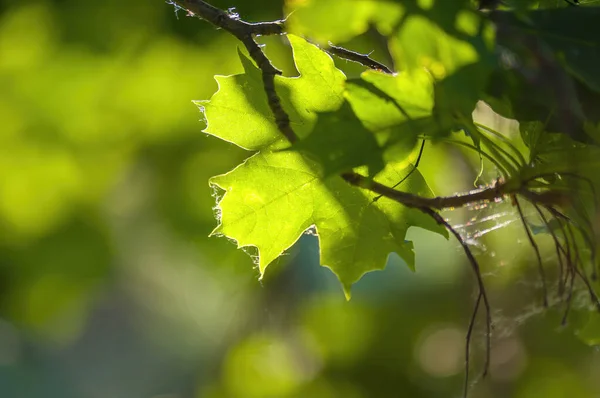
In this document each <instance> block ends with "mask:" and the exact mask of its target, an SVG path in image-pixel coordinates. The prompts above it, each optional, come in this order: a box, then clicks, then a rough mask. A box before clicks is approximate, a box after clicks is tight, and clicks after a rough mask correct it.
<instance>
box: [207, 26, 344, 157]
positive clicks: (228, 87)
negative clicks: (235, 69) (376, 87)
mask: <svg viewBox="0 0 600 398" xmlns="http://www.w3.org/2000/svg"><path fill="white" fill-rule="evenodd" d="M288 39H289V40H290V43H291V45H292V50H293V53H294V62H295V64H296V68H297V69H298V71H299V72H300V76H299V77H283V76H276V79H275V88H276V90H277V94H278V95H279V98H280V99H281V103H282V104H283V107H284V109H285V110H286V112H287V113H288V115H289V117H290V122H291V126H292V128H293V129H294V131H295V132H296V134H298V135H299V136H300V137H305V136H306V135H308V133H310V132H311V131H312V129H313V127H314V124H315V123H316V120H317V113H318V112H332V111H335V110H336V109H338V108H339V107H340V106H341V105H342V103H343V101H344V97H343V93H344V82H345V80H346V77H345V76H344V74H343V73H342V72H341V71H340V70H339V69H337V68H336V67H335V65H334V63H333V60H332V59H331V57H330V56H329V55H327V54H326V53H325V52H323V51H321V50H320V49H319V48H318V47H316V46H314V45H312V44H310V43H308V42H306V41H305V40H304V39H301V38H299V37H297V36H294V35H288ZM239 55H240V59H241V61H242V65H243V66H244V71H245V73H244V74H240V75H234V76H216V77H215V79H216V80H217V83H218V84H219V90H218V91H217V92H216V93H215V94H214V95H213V96H212V98H211V99H210V101H196V104H197V105H198V106H199V107H200V108H201V110H202V111H203V113H204V116H205V118H206V121H207V127H206V129H205V130H204V132H205V133H208V134H211V135H214V136H215V137H218V138H221V139H223V140H225V141H229V142H232V143H234V144H236V145H238V146H240V147H242V148H244V149H248V150H259V149H262V148H265V147H272V148H276V147H279V148H280V147H285V146H287V145H288V144H287V141H286V140H285V139H284V138H282V135H281V133H280V132H279V130H278V129H277V124H276V123H275V118H274V117H273V114H272V113H271V109H270V108H269V104H268V102H267V96H266V94H265V92H264V88H263V83H262V76H261V71H260V69H258V67H257V66H256V65H254V64H253V63H252V61H251V60H250V59H248V58H247V57H246V56H245V55H244V54H242V53H241V52H240V54H239Z"/></svg>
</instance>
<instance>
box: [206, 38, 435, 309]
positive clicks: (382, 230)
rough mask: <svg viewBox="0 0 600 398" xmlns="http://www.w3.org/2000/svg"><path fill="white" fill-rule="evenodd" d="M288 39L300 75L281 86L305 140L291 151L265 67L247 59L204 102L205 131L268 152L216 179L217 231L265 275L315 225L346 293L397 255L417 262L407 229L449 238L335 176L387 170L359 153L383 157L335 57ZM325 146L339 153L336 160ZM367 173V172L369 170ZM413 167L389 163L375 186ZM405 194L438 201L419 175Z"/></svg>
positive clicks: (324, 257)
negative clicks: (273, 107)
mask: <svg viewBox="0 0 600 398" xmlns="http://www.w3.org/2000/svg"><path fill="white" fill-rule="evenodd" d="M289 38H290V42H291V44H292V47H293V51H294V61H295V63H296V67H297V69H298V71H299V72H300V77H294V78H289V77H278V78H277V79H276V89H277V92H278V94H279V96H280V98H281V102H282V104H283V106H284V108H285V109H286V111H287V113H288V114H289V115H290V120H291V123H292V127H293V128H294V130H295V131H296V132H297V133H299V134H298V135H299V136H300V137H301V138H304V139H302V140H301V141H300V142H299V143H297V144H295V145H294V146H291V147H290V146H289V143H287V142H286V141H284V140H283V139H282V138H280V137H281V134H280V133H279V131H278V130H277V126H276V125H275V122H274V119H273V116H272V114H271V111H270V110H269V107H268V103H267V100H266V96H265V94H264V92H263V87H262V81H261V76H260V71H259V70H258V69H257V68H256V66H254V64H252V62H251V61H250V60H248V59H247V58H246V57H245V56H243V55H241V54H240V58H241V61H242V63H243V65H244V69H245V71H246V73H244V74H242V75H236V76H230V77H218V78H217V80H218V82H219V91H218V92H217V93H216V94H215V95H214V96H213V97H212V99H211V100H210V101H208V102H202V106H203V107H204V111H205V117H206V119H207V126H208V127H207V129H206V130H205V131H206V132H207V133H209V134H212V135H214V136H216V137H219V138H221V139H224V140H227V141H230V142H232V143H234V144H236V145H238V146H240V147H242V148H246V149H252V150H261V152H259V153H257V154H255V155H254V156H252V157H251V158H249V159H248V160H246V161H245V162H244V163H243V164H241V165H240V166H238V167H237V168H235V169H234V170H232V171H231V172H229V173H227V174H223V175H220V176H216V177H213V178H212V179H211V180H210V184H211V185H213V186H216V187H219V188H220V189H222V190H224V191H225V194H224V196H223V198H222V200H221V201H220V202H219V203H218V209H219V221H220V224H219V226H218V227H217V228H215V230H214V231H213V233H212V234H213V235H225V236H227V237H229V238H230V239H233V240H235V241H236V242H237V245H238V246H239V247H248V246H253V247H256V248H257V249H258V265H259V270H260V273H261V275H262V274H264V272H265V269H266V268H267V266H268V265H269V264H270V263H271V262H272V261H274V260H275V259H276V258H277V257H279V256H280V255H281V254H282V253H283V252H284V251H285V250H287V249H288V248H289V247H291V246H292V245H293V244H294V242H296V241H297V240H298V239H299V238H300V236H301V235H302V234H303V233H305V232H306V231H307V230H308V229H310V228H311V227H314V228H315V229H316V231H317V234H318V237H319V243H320V249H321V264H323V265H324V266H327V267H329V268H331V270H332V271H333V272H334V273H335V274H336V275H337V276H338V278H339V279H340V281H341V282H342V285H343V286H344V291H345V292H346V295H347V296H348V297H349V294H350V287H351V285H352V284H353V283H355V282H356V281H358V280H359V279H360V277H361V276H362V275H363V274H365V273H366V272H369V271H372V270H377V269H382V268H383V267H384V266H385V263H386V260H387V257H388V255H389V254H390V253H391V252H396V253H398V254H399V255H400V256H402V258H404V260H405V261H406V262H407V264H408V265H409V266H411V267H413V266H414V253H413V250H412V242H408V241H406V240H405V236H406V231H407V230H408V228H409V227H410V226H420V227H423V228H426V229H429V230H432V231H436V232H439V233H442V234H445V230H444V229H443V228H442V227H440V226H439V225H437V224H436V223H435V221H433V220H432V219H431V218H430V217H429V216H426V215H425V214H423V213H421V212H420V211H418V210H415V209H410V208H407V207H404V206H402V205H400V204H398V203H396V202H394V201H391V200H389V199H386V198H381V199H380V200H378V201H375V202H374V201H373V199H374V197H375V196H374V194H372V193H370V192H368V191H365V190H361V189H359V188H356V187H352V186H350V185H348V184H347V183H346V182H345V181H344V180H342V179H341V178H340V177H339V176H336V175H333V174H332V171H338V170H342V169H349V168H352V167H355V166H358V165H362V164H364V165H368V166H369V167H370V169H369V171H371V172H373V170H379V169H381V168H382V167H383V163H382V162H381V157H380V156H377V155H375V156H371V155H370V154H367V155H363V154H361V153H360V150H361V149H362V150H363V151H366V152H369V153H375V154H377V153H378V151H377V150H378V146H377V142H376V140H375V138H374V137H373V135H372V132H371V131H369V130H368V129H367V128H365V127H364V126H363V125H362V124H361V122H360V120H359V118H357V117H356V116H355V115H354V113H353V110H352V109H351V107H350V105H349V104H347V103H344V90H345V76H344V75H343V74H342V73H341V72H340V71H339V70H337V69H336V68H335V67H334V65H333V61H332V60H331V58H330V57H329V56H328V55H327V54H325V53H324V52H322V51H321V50H320V49H318V48H317V47H315V46H313V45H312V44H309V43H307V42H306V41H304V40H303V39H300V38H298V37H295V36H289ZM340 126H342V127H343V128H340ZM313 130H314V131H313ZM309 134H310V135H309ZM306 136H308V138H306ZM344 138H345V139H344ZM349 138H352V139H349ZM281 149H285V150H281ZM328 150H331V151H335V150H340V151H341V152H340V153H337V152H336V153H333V155H334V156H333V157H331V155H332V154H331V153H329V152H330V151H328ZM307 152H308V153H307ZM365 169H366V167H363V168H362V169H360V171H361V172H363V174H366V172H365V171H366V170H365ZM411 169H412V166H411V165H410V164H409V163H407V162H406V161H404V162H396V163H388V165H387V166H386V168H385V169H383V171H381V172H380V173H379V174H378V175H377V176H376V180H377V181H379V182H381V183H384V184H388V185H393V184H395V183H397V182H398V181H400V180H401V179H402V177H404V176H405V175H406V174H407V173H408V172H409V171H410V170H411ZM402 188H403V189H404V190H406V191H408V192H413V193H415V194H419V195H423V196H432V192H431V190H430V189H429V187H428V186H427V184H426V183H425V181H424V179H423V177H422V176H421V174H420V173H418V172H415V173H413V174H412V175H411V176H410V178H408V179H407V180H406V181H405V182H404V183H403V186H402Z"/></svg>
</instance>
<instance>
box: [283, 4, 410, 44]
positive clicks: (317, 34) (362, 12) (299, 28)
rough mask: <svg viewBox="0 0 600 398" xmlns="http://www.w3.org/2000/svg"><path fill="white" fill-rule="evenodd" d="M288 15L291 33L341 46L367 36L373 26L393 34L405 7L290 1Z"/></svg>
mask: <svg viewBox="0 0 600 398" xmlns="http://www.w3.org/2000/svg"><path fill="white" fill-rule="evenodd" d="M286 12H287V13H289V14H290V16H289V18H288V23H287V26H288V28H289V30H290V32H292V33H295V34H297V35H299V36H304V37H308V38H310V39H313V40H316V41H318V42H320V43H327V42H329V41H331V42H334V43H341V42H346V41H348V40H350V39H352V38H353V37H355V36H358V35H360V34H362V33H364V32H365V31H366V30H367V29H368V28H369V24H370V23H373V24H374V25H375V26H376V27H377V29H378V30H379V31H380V32H381V33H382V34H384V35H388V34H390V33H391V31H392V29H393V28H394V26H395V25H396V24H397V23H398V21H399V20H400V18H401V16H402V14H403V6H402V5H401V4H399V3H395V2H388V1H379V0H287V1H286Z"/></svg>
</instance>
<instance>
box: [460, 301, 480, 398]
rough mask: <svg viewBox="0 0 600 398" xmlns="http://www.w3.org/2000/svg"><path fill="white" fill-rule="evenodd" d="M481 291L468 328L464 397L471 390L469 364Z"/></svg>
mask: <svg viewBox="0 0 600 398" xmlns="http://www.w3.org/2000/svg"><path fill="white" fill-rule="evenodd" d="M482 296H483V295H482V293H481V291H479V294H478V295H477V301H475V306H474V307H473V313H472V315H471V320H470V321H469V328H468V329H467V335H466V340H467V341H466V344H465V386H464V392H463V397H464V398H466V397H467V393H468V391H469V365H470V364H471V353H470V350H471V337H472V335H473V328H474V327H475V319H476V318H477V313H478V312H479V304H480V303H481V297H482Z"/></svg>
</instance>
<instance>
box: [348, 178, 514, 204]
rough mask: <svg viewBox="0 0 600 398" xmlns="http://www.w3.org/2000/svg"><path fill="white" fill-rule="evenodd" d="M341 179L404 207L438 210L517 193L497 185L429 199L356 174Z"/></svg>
mask: <svg viewBox="0 0 600 398" xmlns="http://www.w3.org/2000/svg"><path fill="white" fill-rule="evenodd" d="M341 177H342V178H343V179H344V180H345V181H346V182H347V183H349V184H350V185H354V186H357V187H359V188H363V189H367V190H369V191H371V192H373V193H377V194H379V195H382V196H385V197H386V198H388V199H391V200H394V201H396V202H398V203H400V204H403V205H404V206H408V207H416V208H422V207H427V208H433V209H437V210H441V209H447V208H458V207H463V206H466V205H468V204H471V203H475V202H491V201H494V200H496V199H499V198H502V197H503V196H504V195H508V194H511V193H514V192H516V191H517V190H515V191H511V190H507V189H506V185H505V184H503V183H497V184H495V185H494V186H492V187H488V188H483V189H475V190H473V191H470V192H468V193H461V194H457V195H453V196H437V197H434V198H427V197H423V196H419V195H413V194H411V193H408V192H402V191H396V190H395V189H392V188H390V187H388V186H386V185H383V184H380V183H378V182H376V181H373V180H371V179H370V178H368V177H365V176H363V175H360V174H358V173H354V172H348V173H343V174H341Z"/></svg>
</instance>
